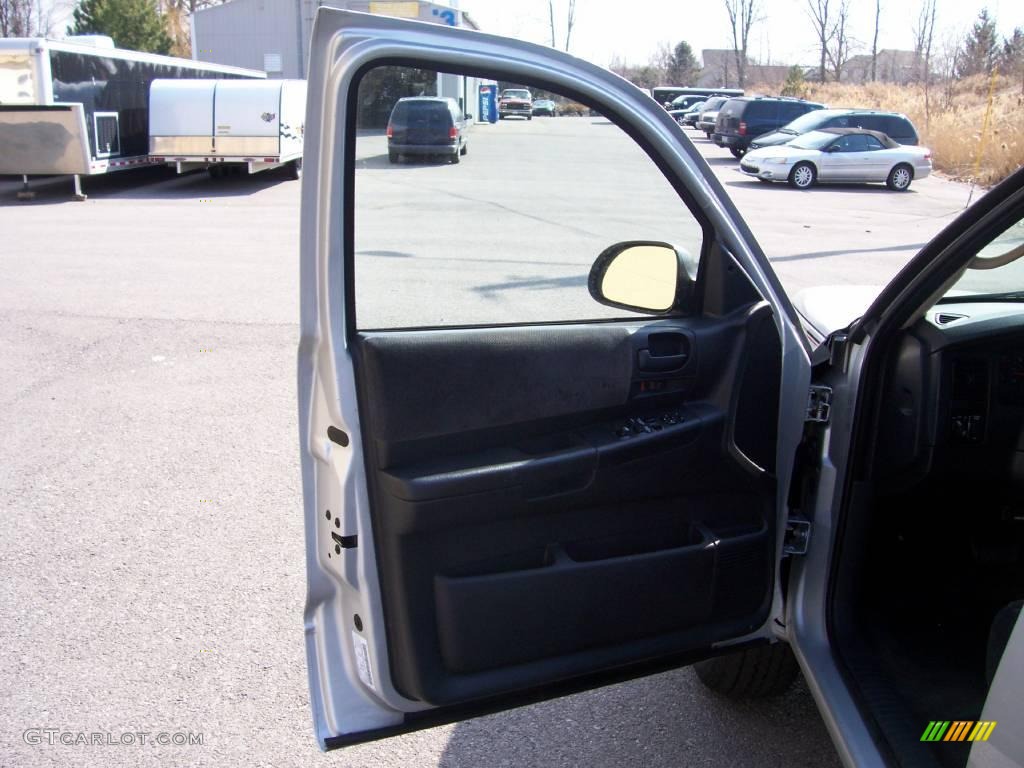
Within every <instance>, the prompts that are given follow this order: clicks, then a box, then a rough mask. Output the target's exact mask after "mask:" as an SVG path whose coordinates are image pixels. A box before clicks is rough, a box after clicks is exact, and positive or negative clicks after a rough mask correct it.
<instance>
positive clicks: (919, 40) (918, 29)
mask: <svg viewBox="0 0 1024 768" xmlns="http://www.w3.org/2000/svg"><path fill="white" fill-rule="evenodd" d="M934 33H935V0H921V9H920V10H919V11H918V14H917V24H915V25H914V66H915V67H916V69H917V71H916V72H915V73H914V78H915V79H916V80H918V81H924V82H927V81H928V73H929V71H930V67H931V55H932V38H933V36H934Z"/></svg>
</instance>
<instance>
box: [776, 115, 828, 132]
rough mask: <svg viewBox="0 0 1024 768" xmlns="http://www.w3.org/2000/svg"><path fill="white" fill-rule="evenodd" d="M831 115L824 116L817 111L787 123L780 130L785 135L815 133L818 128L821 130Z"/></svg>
mask: <svg viewBox="0 0 1024 768" xmlns="http://www.w3.org/2000/svg"><path fill="white" fill-rule="evenodd" d="M830 117H832V115H831V114H825V115H823V114H822V113H821V112H819V111H817V110H815V111H814V112H808V113H807V114H806V115H800V117H798V118H797V119H796V120H792V121H791V122H788V123H786V124H785V125H784V126H782V128H780V129H779V130H780V131H782V132H783V133H795V134H801V133H807V132H808V131H813V130H814V129H816V128H820V127H821V124H822V123H824V122H826V121H827V120H828V119H829V118H830Z"/></svg>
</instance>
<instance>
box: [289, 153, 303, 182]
mask: <svg viewBox="0 0 1024 768" xmlns="http://www.w3.org/2000/svg"><path fill="white" fill-rule="evenodd" d="M288 178H289V179H292V180H294V181H298V180H299V179H301V178H302V158H301V157H300V158H298V159H297V160H292V161H291V162H290V163H288Z"/></svg>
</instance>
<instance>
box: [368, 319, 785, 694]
mask: <svg viewBox="0 0 1024 768" xmlns="http://www.w3.org/2000/svg"><path fill="white" fill-rule="evenodd" d="M766 318H767V320H768V321H769V322H767V323H765V322H764V321H765V319H766ZM770 320H771V315H770V313H769V312H768V311H767V309H766V308H765V307H762V308H761V309H753V308H750V307H748V308H746V309H745V310H744V311H742V312H737V313H734V314H732V315H730V316H728V317H725V318H717V319H693V320H662V321H655V322H651V323H607V324H592V325H588V326H585V327H584V326H533V327H523V328H506V329H461V330H451V331H422V332H381V333H375V334H367V335H364V336H361V337H359V338H358V339H357V340H356V344H355V354H356V359H357V362H358V365H357V371H358V376H359V381H358V386H359V389H360V397H361V401H362V402H363V403H365V404H367V405H366V406H365V407H363V408H362V409H361V410H362V414H363V419H364V427H363V433H364V434H365V435H371V436H373V440H372V442H368V444H367V465H368V467H369V469H370V472H369V477H370V490H371V504H372V513H373V516H374V530H375V537H376V547H377V553H378V567H379V570H380V577H381V582H382V586H383V590H382V591H383V595H384V611H385V618H386V624H387V631H388V644H389V649H390V656H391V658H390V663H391V672H392V676H393V680H394V682H395V685H396V687H397V688H398V690H399V691H401V692H402V693H403V694H404V695H406V696H409V697H411V698H416V699H420V700H423V701H426V702H429V703H431V704H435V705H445V704H454V703H458V702H462V701H467V700H470V699H477V698H482V697H487V696H490V695H494V694H497V693H500V692H502V691H507V690H510V689H513V688H516V689H521V688H525V687H529V686H532V685H541V684H544V683H546V682H550V681H551V680H554V679H561V678H566V677H570V676H574V675H579V674H586V673H588V672H591V671H594V670H597V669H600V668H605V667H608V666H612V665H616V664H625V663H629V662H630V661H635V660H636V659H638V658H650V657H657V656H660V655H667V654H673V653H678V652H681V651H687V650H691V649H698V648H703V647H707V646H709V645H710V644H711V643H713V642H714V641H716V640H719V639H722V638H725V637H732V636H736V635H740V634H744V633H746V632H749V631H752V630H753V629H756V628H757V627H758V626H759V625H760V624H761V623H762V622H763V621H764V618H765V616H766V615H767V610H768V607H769V602H770V596H771V595H770V585H771V583H772V578H771V577H772V562H773V555H774V541H775V530H774V528H775V508H774V501H773V499H774V488H775V483H774V478H773V477H772V476H771V475H770V474H769V473H767V472H764V471H761V470H758V469H757V468H756V467H754V466H753V465H752V464H751V463H750V462H744V461H740V460H738V459H737V458H735V452H734V451H733V450H730V441H731V440H733V439H734V435H736V434H737V433H739V434H746V433H748V432H751V431H752V430H743V429H740V430H738V431H737V429H736V426H737V425H736V414H737V413H747V414H756V415H757V417H758V419H759V420H758V427H760V426H761V425H762V424H764V423H766V421H767V420H768V419H767V418H766V417H764V414H763V410H765V409H767V410H769V411H770V412H772V413H777V404H776V403H775V402H772V401H771V400H770V399H766V396H767V397H775V398H776V399H777V378H778V364H777V363H776V365H775V367H774V370H766V365H765V363H764V360H765V359H766V358H765V345H766V344H767V346H768V349H769V354H768V357H769V358H770V357H771V354H770V350H771V349H772V346H771V344H772V339H774V343H775V345H776V348H777V336H775V335H774V324H773V323H771V322H770ZM765 328H770V329H771V332H770V333H769V334H768V336H769V337H770V338H766V337H765V333H764V329H765ZM755 345H756V346H757V350H756V351H757V354H753V352H754V351H755V350H753V349H751V347H753V346H755ZM775 357H776V359H777V358H778V355H777V354H776V355H775ZM748 360H754V361H756V362H757V365H756V366H751V365H748V364H747V361H748ZM652 361H653V362H652ZM767 368H768V369H771V368H772V366H771V365H770V364H769V365H767ZM772 377H775V380H774V381H772ZM740 379H742V381H740ZM371 393H372V396H368V395H369V394H371ZM737 393H740V395H739V396H737ZM751 398H753V399H754V401H755V405H751V404H750V402H749V401H750V399H751ZM740 401H742V402H740ZM757 403H759V404H760V409H759V408H758V407H757V405H756V404H757ZM750 417H751V416H747V418H750ZM755 431H756V430H755ZM758 434H759V433H758ZM759 437H760V438H761V439H767V440H770V441H772V442H774V438H773V437H772V436H771V435H759ZM744 453H745V454H746V455H749V454H750V453H752V451H745V452H744Z"/></svg>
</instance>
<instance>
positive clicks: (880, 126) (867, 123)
mask: <svg viewBox="0 0 1024 768" xmlns="http://www.w3.org/2000/svg"><path fill="white" fill-rule="evenodd" d="M854 124H855V125H856V126H857V127H858V128H867V129H868V130H869V131H881V132H882V133H886V128H888V127H889V126H888V125H886V124H885V121H884V119H883V118H882V117H881V116H880V115H864V116H862V117H858V118H857V119H856V120H855V121H854Z"/></svg>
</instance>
